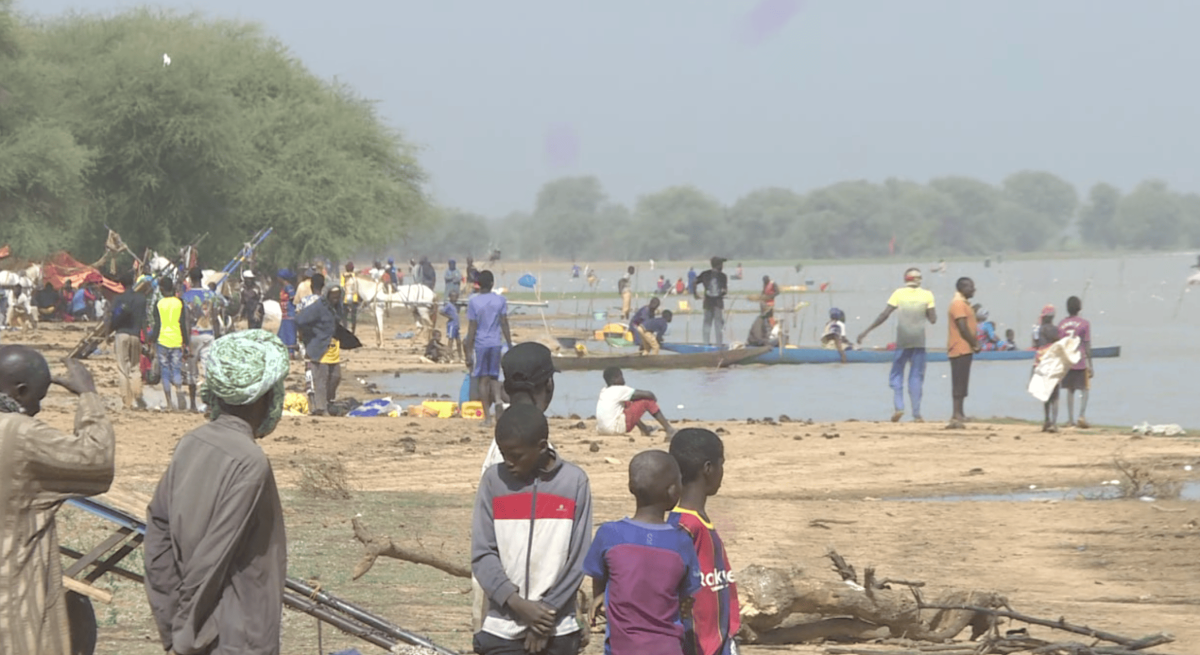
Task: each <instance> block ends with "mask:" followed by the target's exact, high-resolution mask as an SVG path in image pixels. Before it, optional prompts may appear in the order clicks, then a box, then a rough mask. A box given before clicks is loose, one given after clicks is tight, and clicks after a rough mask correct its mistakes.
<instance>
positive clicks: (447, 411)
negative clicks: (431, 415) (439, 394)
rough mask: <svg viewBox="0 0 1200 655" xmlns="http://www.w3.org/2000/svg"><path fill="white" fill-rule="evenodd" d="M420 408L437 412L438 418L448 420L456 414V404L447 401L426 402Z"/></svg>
mask: <svg viewBox="0 0 1200 655" xmlns="http://www.w3.org/2000/svg"><path fill="white" fill-rule="evenodd" d="M421 406H422V407H424V408H425V409H429V410H433V411H435V412H437V417H438V418H450V417H451V416H454V415H455V414H457V413H458V403H456V402H451V401H449V400H426V401H425V402H423V403H421Z"/></svg>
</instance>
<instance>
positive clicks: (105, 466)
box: [0, 346, 114, 655]
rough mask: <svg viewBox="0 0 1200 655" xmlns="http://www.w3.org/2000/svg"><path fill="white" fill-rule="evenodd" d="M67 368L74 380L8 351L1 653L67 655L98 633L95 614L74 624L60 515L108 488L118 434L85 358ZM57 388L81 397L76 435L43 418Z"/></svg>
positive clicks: (3, 388)
mask: <svg viewBox="0 0 1200 655" xmlns="http://www.w3.org/2000/svg"><path fill="white" fill-rule="evenodd" d="M66 363H67V377H65V378H51V376H50V367H49V366H48V365H47V364H46V359H45V358H44V357H42V355H41V354H40V353H38V352H37V351H36V350H33V349H31V348H28V347H26V346H4V347H0V653H2V654H4V655H68V653H70V652H72V649H71V646H72V638H74V639H75V641H76V642H77V643H86V641H87V637H86V636H85V634H86V633H88V632H90V633H91V636H92V637H94V635H95V630H96V626H95V621H94V620H91V619H90V617H84V616H80V617H71V620H72V623H71V624H70V625H69V627H68V620H69V619H68V616H69V615H68V608H67V602H66V599H65V597H64V595H63V586H62V564H61V561H60V560H61V557H60V556H59V554H58V531H57V529H56V526H55V518H54V517H55V515H56V514H57V513H58V508H59V507H61V506H62V504H63V502H64V501H65V500H67V499H68V498H70V497H72V496H88V495H93V494H101V493H104V492H106V491H108V486H109V484H111V483H112V479H113V452H114V437H113V428H112V424H111V423H109V421H108V419H107V418H105V417H104V402H103V401H101V400H100V396H99V395H97V394H96V384H95V382H93V381H92V375H91V373H88V371H87V369H86V368H84V366H83V364H81V363H79V360H76V359H69V360H67V362H66ZM52 382H53V383H55V384H58V385H60V386H62V387H63V388H64V389H66V390H67V391H70V392H71V393H73V394H76V395H78V396H79V407H78V408H77V409H76V410H75V430H74V432H63V431H61V430H58V429H56V428H53V427H50V426H49V425H46V424H45V423H42V422H41V421H40V420H38V419H37V418H35V416H36V415H37V413H38V412H39V411H40V410H41V403H42V399H43V398H44V397H45V396H46V391H47V390H48V389H49V388H50V384H51V383H52ZM74 619H79V620H80V621H78V622H77V621H75V620H74ZM83 621H86V622H87V623H84V622H83ZM88 623H90V625H88Z"/></svg>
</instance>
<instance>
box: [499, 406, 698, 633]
mask: <svg viewBox="0 0 1200 655" xmlns="http://www.w3.org/2000/svg"><path fill="white" fill-rule="evenodd" d="M509 411H511V409H510V410H509ZM507 415H508V412H507V411H506V412H505V416H507ZM682 484H683V483H682V482H681V480H680V476H679V465H678V464H676V463H675V460H674V458H672V457H671V456H670V455H668V454H667V453H664V452H663V451H661V450H647V451H644V452H641V453H638V454H637V455H636V456H635V457H634V458H633V459H632V460H630V461H629V491H630V493H632V494H633V495H634V497H635V498H636V499H637V511H636V512H635V513H634V515H633V518H624V519H621V520H620V521H612V522H610V523H605V524H604V525H602V526H600V529H599V530H597V531H596V537H595V539H593V540H592V547H591V549H590V550H588V554H587V557H586V558H585V559H584V560H583V572H584V573H586V574H588V576H590V577H591V578H592V598H593V600H592V610H591V615H592V623H593V624H595V617H596V612H597V610H598V609H599V604H600V603H601V602H602V601H603V602H604V603H605V611H606V614H607V616H608V626H607V631H606V632H607V634H606V635H605V639H604V653H605V655H683V637H684V629H683V625H682V623H681V618H682V617H681V611H680V610H681V606H682V605H683V604H684V603H685V602H687V600H688V599H689V598H690V597H691V596H692V595H693V594H695V593H696V592H697V591H698V590H699V589H700V564H699V562H697V561H696V551H694V550H693V549H692V544H691V540H690V539H688V535H687V534H686V533H685V532H684V531H683V530H680V529H679V528H678V527H677V526H673V525H670V524H668V523H667V522H666V521H665V520H664V517H665V515H666V513H667V512H668V511H670V509H671V508H672V507H674V506H675V503H677V502H678V501H679V490H680V487H681V486H682ZM682 614H686V612H682Z"/></svg>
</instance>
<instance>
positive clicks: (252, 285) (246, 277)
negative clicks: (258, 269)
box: [241, 269, 263, 330]
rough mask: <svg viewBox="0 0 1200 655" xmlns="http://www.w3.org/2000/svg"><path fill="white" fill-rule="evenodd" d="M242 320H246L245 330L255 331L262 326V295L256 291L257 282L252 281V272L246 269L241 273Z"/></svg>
mask: <svg viewBox="0 0 1200 655" xmlns="http://www.w3.org/2000/svg"><path fill="white" fill-rule="evenodd" d="M241 303H242V308H241V309H242V318H244V319H246V329H249V330H257V329H259V328H261V327H262V324H263V303H262V293H261V292H260V291H259V290H258V281H257V280H255V279H254V271H251V270H249V269H246V270H245V271H243V272H242V294H241Z"/></svg>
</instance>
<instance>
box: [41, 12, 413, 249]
mask: <svg viewBox="0 0 1200 655" xmlns="http://www.w3.org/2000/svg"><path fill="white" fill-rule="evenodd" d="M30 32H31V33H30V36H29V39H28V42H29V45H28V48H27V49H26V55H27V56H28V57H30V58H31V59H33V60H35V61H37V62H38V64H39V65H40V66H42V67H47V68H49V69H50V70H52V71H54V72H55V77H54V78H53V80H52V83H51V84H49V85H48V86H50V87H51V88H53V89H59V90H60V92H61V93H63V95H62V96H61V97H58V98H54V99H53V100H54V102H43V103H41V104H40V106H38V107H37V108H36V113H37V115H38V120H39V122H47V121H48V122H49V124H51V125H55V124H57V125H62V126H63V127H64V128H65V129H66V132H67V134H69V136H70V137H71V138H72V139H73V141H74V142H75V143H76V144H78V145H79V146H81V147H82V148H83V152H86V153H89V154H90V155H91V161H90V165H88V166H86V168H85V176H84V184H85V189H86V201H84V202H80V203H79V206H80V208H81V209H80V210H79V211H82V212H84V213H85V214H86V218H87V220H86V223H84V224H82V226H81V227H83V228H84V229H81V230H76V231H75V234H78V240H79V242H78V243H77V244H76V249H77V250H78V251H79V252H78V254H79V255H81V258H84V259H86V258H93V257H96V256H98V255H99V254H100V252H101V250H102V248H103V240H104V235H105V230H104V224H106V223H107V224H108V225H109V226H111V227H112V228H113V229H115V230H117V231H118V232H120V233H121V234H122V236H123V237H124V238H125V240H126V241H127V242H128V243H129V244H130V245H131V246H132V247H133V248H134V249H135V250H137V249H139V248H141V247H143V246H146V247H152V248H156V249H160V250H166V251H168V252H170V251H171V250H172V249H173V247H175V246H180V245H183V244H186V243H188V242H191V241H192V240H194V239H195V238H196V237H198V236H199V235H201V234H204V233H207V234H208V239H207V240H206V241H205V246H204V250H205V251H206V252H213V253H216V254H214V255H213V256H212V257H211V258H209V257H206V261H205V262H204V263H205V264H207V265H218V264H221V263H224V262H223V261H222V260H223V259H224V258H225V257H227V256H232V255H233V253H235V252H236V251H237V249H238V247H239V246H240V245H241V243H242V242H243V241H244V240H245V239H246V238H248V237H249V236H250V235H251V234H253V233H254V232H256V231H257V230H258V229H260V228H262V227H266V226H273V227H275V233H274V235H273V236H272V238H271V239H269V240H268V241H266V242H265V243H264V246H263V248H262V249H261V251H260V253H261V256H262V258H263V259H265V260H266V262H265V263H272V262H273V261H274V262H279V263H284V264H294V263H296V262H299V261H303V260H308V259H311V258H315V257H325V256H330V257H334V258H338V259H340V258H342V257H345V256H347V255H349V254H351V253H352V252H354V251H356V250H357V249H358V248H359V246H360V245H361V244H366V243H380V242H388V241H392V240H394V239H396V238H398V237H399V236H400V235H401V234H402V233H403V232H404V231H405V229H406V228H408V227H410V226H413V225H417V224H420V223H422V222H428V221H429V220H430V219H429V215H428V205H427V201H426V198H425V192H424V189H423V183H424V179H425V174H424V172H423V171H422V169H421V168H420V166H419V165H418V163H417V161H416V155H415V150H414V149H413V148H412V146H410V145H409V144H408V143H407V142H406V141H405V140H404V139H403V137H402V136H401V135H400V134H399V133H398V132H397V131H395V130H393V129H390V128H388V127H387V126H385V125H384V124H383V123H382V122H381V121H380V120H379V119H378V117H377V115H376V113H375V109H374V106H373V105H372V104H371V103H370V102H368V101H366V100H363V99H362V98H359V97H358V96H357V95H355V94H354V92H353V91H352V90H351V89H349V88H348V87H346V86H343V85H339V84H331V83H327V82H324V81H322V80H320V79H318V78H316V77H315V76H313V75H312V74H311V73H309V72H308V71H307V70H305V69H304V68H303V66H301V64H300V63H299V62H298V60H297V59H296V58H295V57H293V56H291V54H290V53H289V52H288V51H287V50H286V48H284V47H283V46H282V45H281V44H279V43H278V42H276V41H274V40H272V39H269V38H267V37H266V36H264V35H263V34H262V31H261V30H260V29H259V28H258V27H256V26H253V25H248V24H245V23H238V22H233V21H207V20H202V19H201V18H199V17H196V16H186V17H185V16H179V15H176V14H171V13H159V12H153V11H149V10H144V9H143V10H134V11H128V12H125V13H121V14H117V15H114V16H111V17H107V16H105V17H101V16H88V15H71V16H68V17H65V18H61V19H58V20H52V21H49V22H46V23H42V24H38V25H37V26H36V28H34V29H31V30H30ZM163 44H169V46H164V45H163ZM164 50H169V54H170V57H171V65H170V66H166V65H164V60H163V59H162V58H161V54H162V53H163V51H164ZM66 90H69V91H70V93H69V94H67V93H65V91H66ZM40 142H41V143H48V142H51V141H50V140H48V139H47V138H42V139H41V140H40ZM65 142H66V141H65V139H60V140H59V142H58V143H65ZM60 161H63V162H68V161H72V160H68V159H67V158H65V157H64V158H60ZM64 170H65V169H64ZM25 222H28V221H25Z"/></svg>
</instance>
